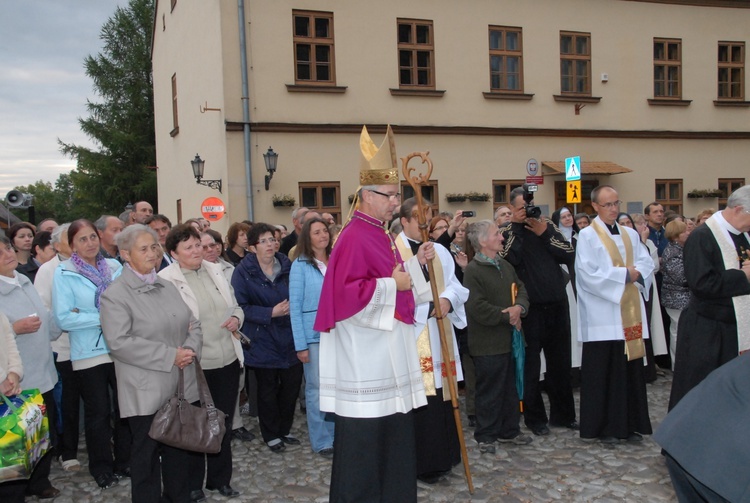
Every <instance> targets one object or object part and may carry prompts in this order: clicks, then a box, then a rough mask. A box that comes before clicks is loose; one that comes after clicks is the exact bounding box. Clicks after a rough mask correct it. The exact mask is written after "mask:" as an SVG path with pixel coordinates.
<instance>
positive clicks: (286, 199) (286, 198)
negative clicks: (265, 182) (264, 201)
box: [271, 194, 296, 207]
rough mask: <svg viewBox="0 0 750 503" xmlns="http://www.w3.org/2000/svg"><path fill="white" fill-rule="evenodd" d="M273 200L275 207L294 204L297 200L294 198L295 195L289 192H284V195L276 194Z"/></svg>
mask: <svg viewBox="0 0 750 503" xmlns="http://www.w3.org/2000/svg"><path fill="white" fill-rule="evenodd" d="M271 202H272V203H273V205H274V206H275V207H279V206H289V207H291V206H294V203H295V202H296V201H295V199H294V196H290V195H289V194H284V195H282V196H278V195H275V194H274V196H273V198H272V199H271Z"/></svg>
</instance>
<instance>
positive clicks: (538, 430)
mask: <svg viewBox="0 0 750 503" xmlns="http://www.w3.org/2000/svg"><path fill="white" fill-rule="evenodd" d="M529 429H530V430H531V432H532V433H533V434H534V435H536V436H537V437H545V436H547V435H549V428H548V427H547V425H546V424H538V425H535V426H529Z"/></svg>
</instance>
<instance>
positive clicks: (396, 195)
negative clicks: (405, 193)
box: [370, 190, 401, 201]
mask: <svg viewBox="0 0 750 503" xmlns="http://www.w3.org/2000/svg"><path fill="white" fill-rule="evenodd" d="M370 192H374V193H376V194H378V195H381V196H383V197H387V198H388V199H389V200H391V201H396V200H397V199H398V198H399V197H401V193H400V192H396V193H395V194H386V193H385V192H380V191H379V190H370Z"/></svg>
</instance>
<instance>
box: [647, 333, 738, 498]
mask: <svg viewBox="0 0 750 503" xmlns="http://www.w3.org/2000/svg"><path fill="white" fill-rule="evenodd" d="M680 325H682V323H680ZM748 382H750V353H745V354H743V355H742V356H739V357H737V358H735V359H734V360H732V361H730V362H729V363H727V364H725V365H723V366H721V367H719V368H718V369H717V370H715V371H714V372H712V373H711V374H710V375H709V376H708V377H706V379H704V380H703V382H701V383H700V384H699V385H698V386H696V387H695V388H693V389H692V390H691V391H690V392H689V393H688V394H687V395H685V397H684V398H683V399H682V400H680V403H678V404H677V406H676V407H675V408H674V409H672V411H671V412H670V413H669V414H667V417H666V418H664V421H663V422H662V423H661V425H660V426H659V428H657V430H656V432H655V433H654V437H653V438H654V440H655V441H656V442H657V443H658V444H659V445H661V446H662V447H663V448H664V450H665V451H666V456H667V468H668V469H669V475H670V477H671V478H672V485H673V486H674V489H675V492H676V493H677V498H678V499H679V501H681V502H692V501H711V502H714V501H733V502H737V501H750V470H748V464H750V422H748V420H747V418H748V417H750V387H748V386H747V383H748Z"/></svg>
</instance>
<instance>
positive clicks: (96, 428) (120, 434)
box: [52, 219, 130, 489]
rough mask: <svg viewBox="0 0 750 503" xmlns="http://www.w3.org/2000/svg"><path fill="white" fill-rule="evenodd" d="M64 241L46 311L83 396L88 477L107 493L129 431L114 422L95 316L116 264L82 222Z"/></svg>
mask: <svg viewBox="0 0 750 503" xmlns="http://www.w3.org/2000/svg"><path fill="white" fill-rule="evenodd" d="M68 243H69V244H70V248H71V250H72V251H73V254H72V255H71V256H70V258H69V259H68V260H65V261H63V262H62V263H60V265H59V266H58V267H57V269H56V270H55V276H54V280H53V282H52V311H53V313H54V316H55V319H56V321H57V324H58V326H59V327H60V328H61V329H62V330H64V331H66V332H68V334H69V335H70V360H71V362H72V364H73V370H74V372H75V374H76V377H77V379H78V381H79V385H80V390H81V397H82V398H83V414H84V431H85V433H86V450H87V452H88V455H89V473H91V476H93V477H94V480H96V483H97V484H98V485H99V487H101V488H102V489H107V488H109V487H112V486H114V485H116V484H117V481H118V479H119V478H122V477H127V476H129V474H130V468H129V463H130V430H128V428H127V426H126V425H124V424H122V422H121V421H120V414H119V408H118V406H117V381H116V380H115V365H114V363H113V362H112V359H111V358H110V356H109V348H108V347H107V343H106V342H105V340H104V335H103V334H102V327H101V320H100V318H99V298H100V296H101V294H102V293H103V292H104V290H106V288H107V287H108V286H109V285H110V283H112V280H113V279H115V278H116V277H117V276H119V274H120V271H121V269H122V265H121V264H120V263H119V262H118V261H116V260H114V259H105V258H104V256H103V255H102V254H101V252H100V243H99V234H98V233H97V231H96V228H95V227H94V224H92V223H91V222H90V221H88V220H85V219H80V220H76V221H75V222H73V223H72V224H70V227H69V228H68ZM111 403H114V405H115V407H114V411H115V417H114V421H112V418H111V417H110V416H111V414H110V404H111ZM112 423H114V431H113V428H112ZM113 433H114V457H113V453H112V438H113Z"/></svg>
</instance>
